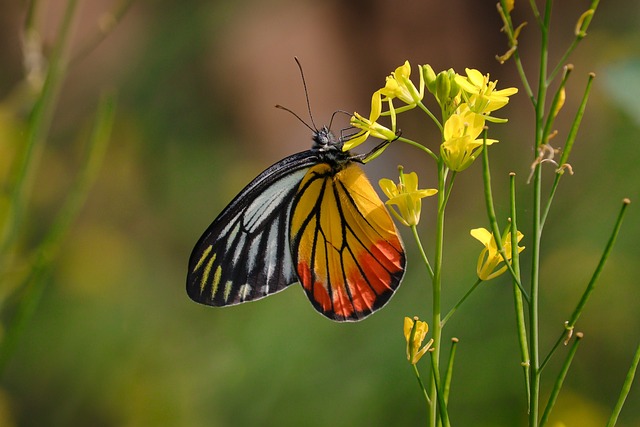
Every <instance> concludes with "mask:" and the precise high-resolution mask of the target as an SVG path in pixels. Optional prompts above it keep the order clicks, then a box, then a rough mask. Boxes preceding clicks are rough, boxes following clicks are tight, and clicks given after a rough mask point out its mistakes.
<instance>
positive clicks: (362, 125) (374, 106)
mask: <svg viewBox="0 0 640 427" xmlns="http://www.w3.org/2000/svg"><path fill="white" fill-rule="evenodd" d="M381 112H382V96H381V93H380V91H379V90H377V91H375V92H374V93H373V96H372V97H371V113H370V114H369V118H368V119H365V118H364V117H362V116H361V115H360V114H358V113H353V116H351V120H350V123H351V126H353V127H356V128H358V129H360V132H358V133H357V134H355V135H354V136H353V137H352V138H349V139H348V140H346V141H345V143H344V146H343V147H342V151H349V150H351V149H352V148H354V147H356V146H358V145H360V144H362V143H363V142H364V141H365V140H366V139H367V138H368V137H369V136H372V137H374V138H380V139H386V140H388V141H393V140H394V139H396V133H395V131H394V130H392V129H389V128H387V127H385V126H383V125H381V124H380V123H378V122H377V120H378V119H379V118H380V113H381ZM392 127H394V128H395V123H392Z"/></svg>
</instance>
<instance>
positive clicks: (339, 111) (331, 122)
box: [329, 110, 351, 129]
mask: <svg viewBox="0 0 640 427" xmlns="http://www.w3.org/2000/svg"><path fill="white" fill-rule="evenodd" d="M338 113H340V114H344V115H346V116H347V117H351V113H350V112H348V111H345V110H336V111H334V112H333V114H332V115H331V120H330V121H329V129H331V125H332V124H333V119H334V118H335V117H336V114H338Z"/></svg>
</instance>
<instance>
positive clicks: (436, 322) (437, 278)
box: [430, 161, 446, 427]
mask: <svg viewBox="0 0 640 427" xmlns="http://www.w3.org/2000/svg"><path fill="white" fill-rule="evenodd" d="M445 187H446V166H445V165H444V162H442V161H440V162H438V213H437V219H436V244H435V260H434V265H435V268H434V271H433V273H434V274H433V287H432V307H433V320H432V323H431V324H432V328H433V346H434V349H433V351H432V353H431V361H432V375H431V389H430V396H431V400H432V401H435V400H436V399H437V398H438V396H437V393H438V390H437V383H438V382H439V381H440V345H441V341H442V322H441V308H440V306H441V301H440V299H441V295H440V293H441V287H442V255H443V247H444V213H445V208H446V203H445ZM437 413H438V411H437V410H436V407H435V405H434V406H432V408H431V417H430V423H431V426H432V427H436V426H437V420H438V416H437V415H438V414H437Z"/></svg>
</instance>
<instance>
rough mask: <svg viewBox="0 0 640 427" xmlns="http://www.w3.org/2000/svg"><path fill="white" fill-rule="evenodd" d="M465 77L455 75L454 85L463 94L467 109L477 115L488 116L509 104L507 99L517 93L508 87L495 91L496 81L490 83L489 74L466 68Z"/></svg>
mask: <svg viewBox="0 0 640 427" xmlns="http://www.w3.org/2000/svg"><path fill="white" fill-rule="evenodd" d="M465 71H466V72H467V76H466V77H464V76H461V75H459V74H458V75H456V83H458V85H459V86H460V87H461V88H462V90H463V91H464V92H465V95H463V96H464V97H465V101H466V103H467V105H469V109H470V110H471V111H473V112H474V113H477V114H489V113H491V112H492V111H495V110H498V109H500V108H502V107H504V106H505V105H507V103H508V102H509V97H510V96H511V95H514V94H516V93H518V89H517V88H515V87H510V88H506V89H501V90H496V84H497V83H498V81H497V80H495V81H490V80H489V74H487V75H483V74H482V73H481V72H480V71H478V70H475V69H471V68H466V69H465Z"/></svg>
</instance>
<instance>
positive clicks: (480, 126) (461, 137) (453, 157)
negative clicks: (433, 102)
mask: <svg viewBox="0 0 640 427" xmlns="http://www.w3.org/2000/svg"><path fill="white" fill-rule="evenodd" d="M458 110H459V112H458V113H456V114H452V115H451V116H450V117H449V118H448V119H447V121H446V122H445V123H444V131H443V137H444V142H443V143H442V145H441V146H440V154H441V155H442V159H443V160H444V163H445V164H446V165H447V167H448V168H449V169H451V170H453V171H456V172H460V171H463V170H465V169H466V168H468V167H469V166H471V163H473V161H474V160H475V159H476V157H478V155H479V154H480V153H481V151H482V138H480V139H478V137H479V136H480V134H481V133H482V131H483V130H484V119H485V118H484V116H482V115H480V114H476V113H474V112H472V111H470V110H469V109H468V108H467V107H466V105H465V104H462V105H461V106H460V108H458ZM494 142H498V141H496V140H495V139H487V145H491V144H493V143H494Z"/></svg>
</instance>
